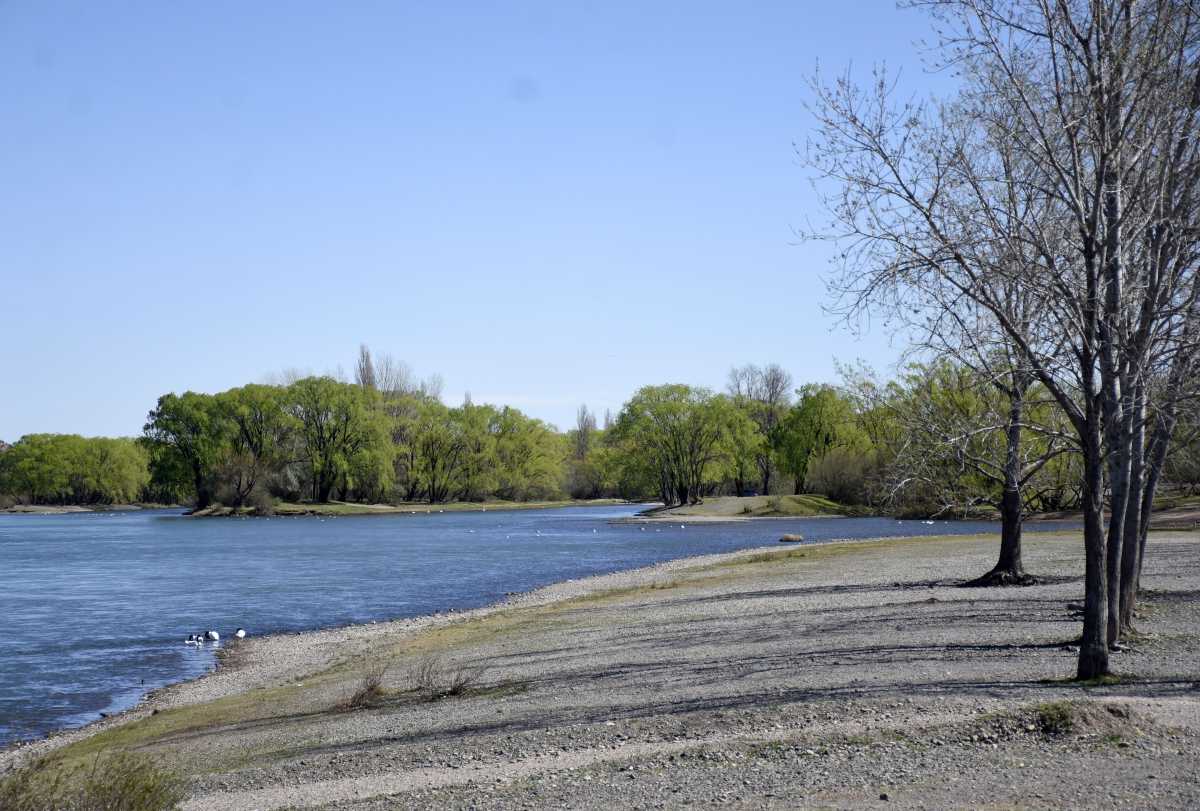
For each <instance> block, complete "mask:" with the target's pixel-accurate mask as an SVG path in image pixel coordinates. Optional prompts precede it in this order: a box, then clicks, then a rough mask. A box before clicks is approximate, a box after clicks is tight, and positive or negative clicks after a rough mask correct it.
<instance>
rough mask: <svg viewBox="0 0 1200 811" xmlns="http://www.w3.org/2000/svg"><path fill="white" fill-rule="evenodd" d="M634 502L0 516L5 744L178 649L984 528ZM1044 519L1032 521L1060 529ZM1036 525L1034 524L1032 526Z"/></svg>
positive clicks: (136, 687)
mask: <svg viewBox="0 0 1200 811" xmlns="http://www.w3.org/2000/svg"><path fill="white" fill-rule="evenodd" d="M637 509H638V507H636V506H617V507H568V508H563V509H554V510H526V511H488V512H473V513H461V512H459V513H442V514H438V513H433V514H429V515H426V514H419V515H387V516H360V517H343V518H316V517H297V518H278V517H277V518H247V519H218V518H212V519H192V518H185V517H183V516H181V515H179V514H178V513H177V512H166V511H153V512H134V513H75V514H68V515H0V617H2V618H3V633H2V634H0V745H2V744H4V743H7V742H11V741H13V740H17V739H21V738H29V737H35V736H39V735H43V734H45V733H47V732H49V731H52V730H54V729H59V728H62V727H68V726H74V725H79V724H83V723H87V722H89V721H93V720H95V719H96V718H98V717H99V714H100V713H101V712H109V713H111V712H115V711H118V710H121V709H124V708H127V707H129V706H132V705H133V704H134V703H136V702H137V700H138V699H139V698H140V697H141V696H142V695H144V694H145V693H146V692H147V691H148V690H151V689H153V688H156V687H160V686H163V685H165V684H169V683H171V682H175V681H179V680H181V679H185V678H190V677H193V676H196V675H199V674H201V673H203V672H205V671H207V670H209V669H210V668H211V667H212V666H213V651H212V648H211V647H206V648H204V649H200V650H197V649H196V648H193V647H188V646H186V645H184V644H183V640H184V639H185V638H186V637H187V635H188V634H189V633H193V632H197V631H204V630H207V629H209V628H213V629H216V630H217V631H219V632H220V633H221V635H222V637H225V638H227V637H228V636H229V635H230V634H231V633H232V631H233V630H234V629H235V628H237V627H239V626H243V627H245V628H246V629H247V630H248V631H249V632H250V633H251V634H264V633H270V632H274V631H296V630H303V629H310V628H318V627H330V626H337V625H345V624H348V623H358V622H368V621H370V620H382V619H392V618H397V617H409V616H416V615H420V614H429V613H433V612H436V611H445V610H447V609H451V608H453V609H465V608H474V607H478V606H482V605H486V604H488V603H493V602H495V601H497V600H500V599H502V598H503V597H504V596H505V594H506V593H508V592H515V591H525V590H527V589H532V588H536V587H538V586H543V585H546V584H548V583H553V582H556V581H560V580H566V579H569V578H579V577H585V576H588V575H594V574H600V573H605V572H612V571H616V570H619V569H627V568H631V567H635V566H644V565H647V564H651V563H656V562H659V561H663V560H668V559H672V558H679V557H685V556H688V555H698V554H707V553H713V552H728V551H732V550H736V549H745V548H748V547H754V546H761V545H763V544H769V543H773V542H775V541H776V540H777V539H778V538H779V536H780V534H782V533H785V532H799V533H802V534H803V535H804V536H805V537H806V538H807V539H809V540H812V541H822V540H831V539H840V538H868V537H890V536H899V535H924V534H935V533H938V534H944V533H966V532H995V531H996V527H995V525H994V524H990V523H986V522H942V521H939V522H937V523H936V524H933V525H930V524H925V523H922V522H920V521H904V522H897V521H895V520H894V519H885V518H838V519H829V518H825V519H779V520H771V521H742V522H735V523H724V524H714V523H709V524H688V523H687V522H686V520H685V521H683V523H682V524H652V525H649V526H640V525H631V524H624V523H616V524H614V523H611V522H612V521H613V519H618V518H624V517H628V516H631V515H633V514H634V513H635V512H636V510H637ZM1060 526H1061V525H1042V526H1041V527H1040V528H1059V527H1060ZM1037 528H1039V527H1034V526H1030V527H1029V529H1030V530H1034V529H1037Z"/></svg>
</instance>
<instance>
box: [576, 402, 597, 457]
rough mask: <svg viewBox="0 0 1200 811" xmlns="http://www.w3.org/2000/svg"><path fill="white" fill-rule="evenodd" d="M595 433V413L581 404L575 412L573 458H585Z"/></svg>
mask: <svg viewBox="0 0 1200 811" xmlns="http://www.w3.org/2000/svg"><path fill="white" fill-rule="evenodd" d="M595 433H596V415H595V414H593V413H592V412H590V411H588V407H587V406H586V405H581V406H580V407H579V410H578V411H577V412H575V437H574V439H575V458H576V459H586V458H587V455H588V451H590V450H591V448H592V439H593V437H594V435H595Z"/></svg>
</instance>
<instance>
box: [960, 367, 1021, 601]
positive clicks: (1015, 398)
mask: <svg viewBox="0 0 1200 811" xmlns="http://www.w3.org/2000/svg"><path fill="white" fill-rule="evenodd" d="M1014 392H1015V393H1014V394H1013V395H1012V399H1011V402H1010V407H1009V412H1008V426H1007V428H1006V431H1005V438H1006V443H1007V447H1006V449H1005V460H1004V492H1003V494H1002V495H1001V497H1000V559H999V560H998V561H996V565H995V566H994V567H992V570H991V571H990V572H988V573H987V574H985V575H983V576H982V577H978V578H976V579H974V580H970V581H968V582H966V583H964V584H963V585H964V586H968V587H984V586H1027V585H1031V584H1033V583H1035V582H1037V581H1036V580H1035V579H1034V578H1033V577H1030V576H1029V575H1028V574H1026V573H1025V568H1024V565H1023V564H1022V562H1021V525H1022V522H1023V520H1024V510H1023V508H1022V501H1023V499H1022V497H1021V419H1022V415H1023V410H1024V391H1023V390H1022V389H1020V388H1019V387H1018V388H1017V389H1015V390H1014Z"/></svg>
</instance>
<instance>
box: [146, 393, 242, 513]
mask: <svg viewBox="0 0 1200 811" xmlns="http://www.w3.org/2000/svg"><path fill="white" fill-rule="evenodd" d="M143 430H144V432H145V437H146V440H147V441H148V442H149V443H150V448H151V450H150V460H151V478H152V481H153V482H154V483H155V484H156V485H157V486H159V487H161V488H163V489H167V490H188V489H190V491H191V493H190V495H191V497H192V499H193V500H194V502H195V505H196V508H197V509H204V508H205V507H207V506H209V505H210V504H212V502H213V488H214V471H215V468H216V465H217V464H218V462H219V461H220V459H221V453H222V450H223V448H224V445H225V442H226V440H227V438H228V430H229V426H228V423H227V421H226V420H225V417H224V414H223V413H222V412H221V409H220V408H219V407H218V405H217V402H216V399H215V398H214V397H213V396H212V395H208V394H197V393H196V392H191V391H186V392H184V393H183V394H181V395H177V394H174V393H172V394H164V395H163V396H162V397H159V398H158V405H157V406H156V407H155V408H154V410H152V411H151V412H150V413H149V415H148V416H147V418H146V425H145V428H144V429H143Z"/></svg>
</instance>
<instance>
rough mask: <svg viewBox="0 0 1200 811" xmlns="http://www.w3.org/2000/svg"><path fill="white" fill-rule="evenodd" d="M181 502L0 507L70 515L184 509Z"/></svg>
mask: <svg viewBox="0 0 1200 811" xmlns="http://www.w3.org/2000/svg"><path fill="white" fill-rule="evenodd" d="M184 509H187V508H186V507H184V506H183V505H180V504H14V505H13V506H11V507H4V508H2V509H0V514H9V515H68V514H70V513H121V512H138V511H140V510H184Z"/></svg>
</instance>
